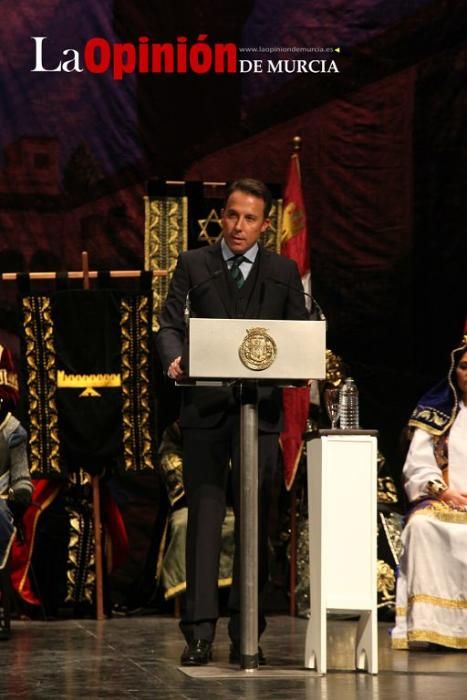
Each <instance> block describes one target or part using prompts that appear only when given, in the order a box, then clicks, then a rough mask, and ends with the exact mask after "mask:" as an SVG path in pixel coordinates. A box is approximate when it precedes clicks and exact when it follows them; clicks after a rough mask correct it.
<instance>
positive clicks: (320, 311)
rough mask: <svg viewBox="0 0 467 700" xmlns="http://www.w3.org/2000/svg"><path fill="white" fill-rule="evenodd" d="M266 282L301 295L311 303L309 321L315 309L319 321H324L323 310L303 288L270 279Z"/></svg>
mask: <svg viewBox="0 0 467 700" xmlns="http://www.w3.org/2000/svg"><path fill="white" fill-rule="evenodd" d="M265 281H266V282H273V283H274V284H278V285H279V286H280V287H285V288H286V289H291V290H292V291H294V292H298V293H299V294H303V295H304V296H306V297H308V299H310V301H311V309H310V311H309V314H310V319H311V317H312V315H314V310H315V309H316V311H317V313H318V318H319V320H320V321H326V316H325V315H324V313H323V309H322V308H321V306H320V305H319V304H318V302H317V301H316V299H315V298H314V296H312V295H311V294H309V293H308V292H306V291H305V290H304V289H303V287H296V286H295V285H291V284H287V282H283V281H282V280H278V279H274V278H272V277H270V278H268V279H267V280H265Z"/></svg>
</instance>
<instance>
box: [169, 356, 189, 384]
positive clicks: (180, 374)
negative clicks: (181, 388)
mask: <svg viewBox="0 0 467 700" xmlns="http://www.w3.org/2000/svg"><path fill="white" fill-rule="evenodd" d="M181 361H182V358H181V356H180V355H179V356H178V357H176V358H175V360H172V362H171V363H170V365H169V369H168V370H167V375H168V376H169V377H170V379H173V380H174V381H176V382H178V381H179V380H180V379H183V378H184V377H186V374H185V372H184V370H183V369H182V367H181Z"/></svg>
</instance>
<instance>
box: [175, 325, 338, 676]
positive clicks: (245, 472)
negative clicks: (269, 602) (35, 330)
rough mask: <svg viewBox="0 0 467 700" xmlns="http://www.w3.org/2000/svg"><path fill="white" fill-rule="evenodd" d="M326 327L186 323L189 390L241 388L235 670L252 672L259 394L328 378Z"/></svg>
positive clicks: (255, 644)
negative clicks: (268, 387)
mask: <svg viewBox="0 0 467 700" xmlns="http://www.w3.org/2000/svg"><path fill="white" fill-rule="evenodd" d="M325 358H326V322H325V321H281V320H262V319H210V318H190V320H189V326H188V377H189V379H188V383H189V384H191V385H194V386H196V385H203V386H209V385H219V384H221V385H222V384H237V383H239V384H240V397H241V403H240V440H241V445H240V508H241V513H242V517H241V523H240V550H241V551H240V629H241V634H240V665H241V668H242V669H244V670H246V671H254V670H255V669H257V668H258V387H259V386H261V385H264V384H266V385H274V386H279V387H285V386H290V385H297V384H299V385H300V384H301V385H303V382H304V381H306V380H308V379H311V378H313V379H322V378H324V377H325V376H326V359H325Z"/></svg>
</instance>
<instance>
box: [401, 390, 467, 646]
mask: <svg viewBox="0 0 467 700" xmlns="http://www.w3.org/2000/svg"><path fill="white" fill-rule="evenodd" d="M448 458H449V464H448V481H449V486H450V487H451V488H454V489H456V490H458V491H461V492H466V493H467V406H466V405H464V404H463V403H462V402H461V405H460V410H459V413H458V415H457V417H456V419H455V421H454V423H453V425H452V427H451V430H450V433H449V438H448ZM403 474H404V479H405V489H406V492H407V496H408V498H409V500H410V501H411V502H414V501H417V500H419V499H423V498H430V497H429V496H427V490H426V487H427V483H428V481H430V480H433V479H438V480H439V479H442V478H443V474H442V473H441V470H440V468H439V466H438V465H437V463H436V460H435V457H434V453H433V438H432V437H431V435H430V434H429V433H428V432H426V431H424V430H421V429H419V428H418V429H417V430H416V431H415V433H414V436H413V439H412V443H411V446H410V450H409V453H408V455H407V459H406V462H405V465H404V469H403ZM444 479H445V480H446V475H444ZM402 544H403V552H402V556H401V560H400V572H399V577H398V580H397V593H396V626H395V628H394V630H393V632H392V645H393V648H396V649H407V648H409V647H410V646H412V645H413V646H415V645H416V643H418V644H420V643H423V642H425V643H426V642H431V643H436V644H441V645H443V646H446V647H452V648H455V649H467V511H461V510H455V509H453V508H450V507H449V506H447V505H446V504H444V503H442V502H441V501H439V500H437V499H432V500H429V501H425V502H424V503H423V504H421V505H420V506H418V507H416V508H415V509H414V510H413V511H412V512H411V514H410V517H409V521H408V523H407V525H406V527H405V529H404V531H403V533H402Z"/></svg>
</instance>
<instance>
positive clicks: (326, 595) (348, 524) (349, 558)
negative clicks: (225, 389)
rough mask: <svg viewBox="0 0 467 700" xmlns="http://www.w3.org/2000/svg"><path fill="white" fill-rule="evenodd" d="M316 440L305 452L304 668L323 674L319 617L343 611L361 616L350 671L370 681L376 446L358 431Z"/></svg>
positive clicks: (374, 660) (374, 645)
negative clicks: (306, 568)
mask: <svg viewBox="0 0 467 700" xmlns="http://www.w3.org/2000/svg"><path fill="white" fill-rule="evenodd" d="M323 432H325V433H326V432H327V433H328V434H325V435H321V437H316V438H314V439H311V440H310V441H309V442H308V444H307V471H308V509H309V547H310V602H311V606H310V607H311V617H310V620H309V621H308V627H307V633H306V642H305V667H306V668H315V669H316V671H318V672H320V673H326V670H327V658H326V657H327V653H326V643H327V634H326V632H327V630H326V613H327V611H339V612H344V611H345V612H354V613H356V614H359V615H360V621H359V623H358V628H357V640H356V649H355V668H356V669H358V670H365V671H368V673H372V674H376V673H378V638H377V591H376V575H377V549H376V548H377V520H376V517H377V511H376V507H377V470H376V459H377V441H376V437H375V436H374V435H371V434H367V433H363V431H360V434H356V432H355V431H354V432H352V431H349V432H340V431H336V432H333V433H332V434H329V433H330V432H331V431H323ZM371 432H373V433H374V431H371Z"/></svg>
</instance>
